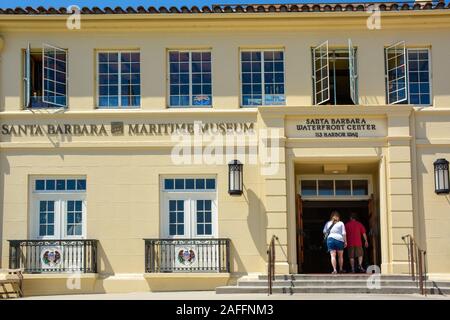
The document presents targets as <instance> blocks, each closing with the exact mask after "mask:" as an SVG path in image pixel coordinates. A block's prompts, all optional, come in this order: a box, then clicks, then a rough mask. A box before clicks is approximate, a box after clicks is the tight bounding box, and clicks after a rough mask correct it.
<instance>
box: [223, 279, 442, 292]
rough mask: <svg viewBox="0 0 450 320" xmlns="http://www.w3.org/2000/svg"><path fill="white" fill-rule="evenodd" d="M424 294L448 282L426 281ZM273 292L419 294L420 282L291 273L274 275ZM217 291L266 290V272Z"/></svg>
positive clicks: (440, 287) (438, 290) (439, 288)
mask: <svg viewBox="0 0 450 320" xmlns="http://www.w3.org/2000/svg"><path fill="white" fill-rule="evenodd" d="M425 286H426V292H427V294H450V281H431V280H427V281H426V283H425ZM272 288H273V290H272V291H273V293H279V294H283V293H284V294H295V293H367V294H418V293H420V289H419V284H418V282H417V281H413V280H412V278H411V276H409V275H380V274H338V275H331V274H290V275H276V276H275V281H274V282H273V287H272ZM216 293H217V294H245V293H249V294H250V293H267V275H259V276H244V277H242V278H240V279H239V280H238V282H237V285H235V286H225V287H218V288H216Z"/></svg>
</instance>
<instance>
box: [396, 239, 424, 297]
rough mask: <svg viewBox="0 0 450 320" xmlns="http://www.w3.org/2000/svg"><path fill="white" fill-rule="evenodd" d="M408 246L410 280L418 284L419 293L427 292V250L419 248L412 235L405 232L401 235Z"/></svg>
mask: <svg viewBox="0 0 450 320" xmlns="http://www.w3.org/2000/svg"><path fill="white" fill-rule="evenodd" d="M402 240H403V241H404V242H405V244H406V246H407V248H408V264H409V273H410V275H411V278H412V281H414V282H417V283H418V284H419V289H420V294H422V295H426V294H427V273H428V267H427V251H426V250H423V249H421V248H420V246H419V245H418V244H417V242H416V241H415V240H414V237H413V236H412V235H410V234H407V235H405V236H403V237H402Z"/></svg>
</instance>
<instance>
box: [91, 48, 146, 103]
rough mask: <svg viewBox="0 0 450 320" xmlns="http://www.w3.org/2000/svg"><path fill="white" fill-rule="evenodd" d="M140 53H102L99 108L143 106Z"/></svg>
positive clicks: (99, 62)
mask: <svg viewBox="0 0 450 320" xmlns="http://www.w3.org/2000/svg"><path fill="white" fill-rule="evenodd" d="M140 59H141V58H140V53H139V52H138V51H101V52H98V53H97V61H98V92H97V95H98V102H97V103H98V107H99V108H137V107H139V106H140V105H141V62H140Z"/></svg>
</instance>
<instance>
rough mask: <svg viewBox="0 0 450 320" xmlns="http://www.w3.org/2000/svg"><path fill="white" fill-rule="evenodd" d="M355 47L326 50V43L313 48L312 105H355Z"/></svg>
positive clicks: (356, 93)
mask: <svg viewBox="0 0 450 320" xmlns="http://www.w3.org/2000/svg"><path fill="white" fill-rule="evenodd" d="M356 53H357V50H356V47H354V46H353V43H352V41H351V40H350V39H348V46H347V47H346V48H344V47H340V48H331V49H330V48H329V47H328V41H325V42H324V43H322V44H320V45H318V46H317V47H314V48H312V66H313V70H312V71H313V74H312V78H313V100H314V104H315V105H321V104H328V105H356V104H358V72H357V61H356Z"/></svg>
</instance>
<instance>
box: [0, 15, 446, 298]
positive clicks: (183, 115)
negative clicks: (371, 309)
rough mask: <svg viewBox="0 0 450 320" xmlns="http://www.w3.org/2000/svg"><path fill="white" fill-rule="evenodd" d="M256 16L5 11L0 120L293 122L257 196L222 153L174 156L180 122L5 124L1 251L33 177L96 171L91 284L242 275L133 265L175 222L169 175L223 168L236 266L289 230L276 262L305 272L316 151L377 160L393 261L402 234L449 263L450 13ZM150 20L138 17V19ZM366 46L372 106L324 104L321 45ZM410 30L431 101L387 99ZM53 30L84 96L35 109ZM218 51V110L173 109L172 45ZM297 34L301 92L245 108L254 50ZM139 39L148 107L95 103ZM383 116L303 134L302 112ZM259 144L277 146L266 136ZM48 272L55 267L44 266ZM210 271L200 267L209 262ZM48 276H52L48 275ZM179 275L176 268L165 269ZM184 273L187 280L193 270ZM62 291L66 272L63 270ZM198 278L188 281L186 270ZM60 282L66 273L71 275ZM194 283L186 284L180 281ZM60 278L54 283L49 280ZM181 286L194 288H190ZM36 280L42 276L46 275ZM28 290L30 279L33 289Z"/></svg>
mask: <svg viewBox="0 0 450 320" xmlns="http://www.w3.org/2000/svg"><path fill="white" fill-rule="evenodd" d="M337 15H339V16H338V17H337V16H336V15H331V14H323V15H321V14H313V13H311V14H303V15H296V14H291V15H289V16H284V15H283V14H279V15H277V16H275V15H271V14H266V15H259V14H255V15H252V17H251V18H250V17H246V16H245V15H242V16H241V17H239V18H236V17H235V16H233V17H225V16H220V17H217V18H204V17H199V16H196V15H191V16H190V17H189V18H183V19H181V18H180V19H178V18H177V17H175V16H173V15H169V16H167V18H164V17H157V18H145V17H135V18H133V17H131V18H130V17H125V16H116V17H115V19H117V20H109V19H108V17H90V18H85V19H86V20H82V29H81V30H78V31H67V30H65V29H64V26H65V20H64V19H63V18H55V17H54V18H51V19H50V18H46V17H37V18H36V17H33V18H26V17H24V18H20V17H15V18H11V17H7V18H6V17H0V36H1V37H2V38H3V40H4V46H3V50H2V51H1V55H0V123H1V124H3V123H8V124H42V125H45V124H48V123H54V124H58V123H59V124H63V123H76V124H83V123H88V124H91V123H94V124H105V125H106V126H108V125H109V123H110V122H112V121H124V122H125V123H135V122H143V123H168V122H171V123H172V122H174V123H180V122H192V121H196V120H200V121H203V122H208V121H212V122H214V121H216V122H217V121H220V122H237V121H240V122H255V123H256V128H274V129H278V130H280V132H281V138H280V140H279V142H280V146H279V149H278V152H279V155H280V157H279V159H278V160H277V163H278V164H279V170H278V171H277V172H276V173H275V174H274V175H271V176H263V175H261V171H260V169H261V168H260V166H259V165H245V170H244V194H243V196H242V197H230V196H229V195H228V193H227V187H228V186H227V174H228V168H227V166H226V164H223V165H209V166H205V165H183V166H176V165H173V164H172V163H171V158H170V151H171V148H172V147H173V145H174V142H173V141H171V139H170V136H151V137H149V136H134V137H132V138H130V137H129V136H123V137H111V136H108V137H86V136H81V137H80V136H62V137H61V136H12V137H11V136H1V141H0V166H1V172H2V178H1V180H0V189H1V190H2V195H1V197H0V210H1V211H0V221H1V222H2V229H1V233H0V235H1V239H2V249H1V254H0V256H1V265H2V267H7V265H8V254H9V253H8V248H9V246H8V242H7V240H10V239H26V238H27V237H28V236H29V227H30V226H29V215H30V212H29V183H30V177H33V176H34V175H44V176H45V175H64V176H67V175H77V176H78V175H82V176H86V177H87V181H88V189H87V190H88V191H87V206H88V207H87V238H94V239H98V240H99V241H100V242H99V248H100V251H99V277H98V278H96V277H94V278H89V277H88V278H86V279H84V280H83V281H84V282H83V283H85V287H83V288H87V289H86V291H89V290H93V291H95V292H102V291H140V290H162V289H164V288H167V289H172V288H176V287H177V285H178V286H179V287H178V288H185V289H205V288H213V287H215V286H218V285H220V284H223V283H226V282H227V281H229V275H224V276H217V277H216V278H215V280H211V279H208V278H201V277H199V278H198V279H197V278H195V277H194V278H191V279H190V280H188V278H183V276H180V278H181V280H180V279H179V278H177V277H172V278H171V277H170V276H165V277H162V276H161V278H159V279H158V275H156V276H152V277H146V278H144V277H142V278H141V277H137V278H136V277H135V278H133V276H131V278H127V276H124V277H122V278H121V277H120V275H121V274H123V275H127V274H134V275H141V276H142V274H143V273H144V241H143V238H158V237H159V236H160V222H159V218H160V198H159V197H160V190H159V183H160V177H161V176H163V175H169V174H170V175H186V174H189V175H205V174H211V175H215V176H216V177H217V182H218V212H219V225H218V229H219V237H223V238H230V239H231V240H232V262H231V266H232V267H231V272H232V274H233V276H234V277H236V276H237V275H240V274H246V273H252V272H257V273H262V272H265V269H266V246H267V242H268V241H270V238H271V236H272V234H276V235H277V236H278V237H279V242H278V243H277V260H278V261H277V272H280V273H288V272H296V270H297V269H296V268H297V266H296V247H295V232H296V231H295V202H294V201H295V199H294V194H295V190H296V186H295V175H296V174H297V170H296V169H295V167H296V166H298V165H300V166H301V165H302V163H308V164H311V163H316V164H319V165H322V164H324V163H359V164H363V165H364V164H365V163H371V166H372V167H371V168H373V167H376V168H378V170H376V171H375V172H372V171H373V170H372V169H370V170H371V171H370V172H368V173H370V174H373V175H374V177H376V179H377V181H376V183H377V184H376V186H377V190H376V191H377V192H376V194H377V197H378V199H377V203H378V210H379V214H380V228H381V244H382V248H381V250H382V271H383V272H386V273H398V272H405V271H407V264H406V259H407V251H406V248H405V246H404V243H403V242H402V240H401V237H402V236H403V235H405V234H408V233H412V234H414V236H415V237H416V238H417V239H418V241H419V242H420V244H421V245H422V246H423V247H424V248H425V249H426V250H427V251H428V263H429V272H431V273H436V274H443V275H445V274H447V275H448V274H449V273H450V251H449V248H450V245H449V243H450V231H449V230H450V198H449V197H448V196H445V195H444V196H442V195H440V196H438V195H436V194H435V193H434V182H433V162H434V161H435V160H436V159H437V158H441V157H443V158H447V159H450V130H449V129H450V88H449V85H448V80H447V76H448V74H450V64H449V63H448V53H449V52H450V41H449V40H450V36H449V34H450V32H449V31H450V19H449V13H448V10H447V12H445V13H441V12H435V13H423V12H415V13H408V14H403V13H399V14H394V13H386V14H385V15H382V29H381V30H368V29H367V28H366V25H365V23H366V18H367V16H368V15H367V14H365V13H354V14H353V15H352V14H349V13H339V14H337ZM133 19H135V20H133ZM349 38H351V40H352V42H353V44H354V45H355V46H356V47H357V48H358V53H357V56H358V84H359V102H360V104H361V105H360V106H340V107H331V106H321V107H315V106H312V83H311V47H313V46H315V45H317V44H319V43H321V42H323V41H325V40H329V42H330V46H342V47H345V46H346V45H347V39H349ZM401 40H404V41H406V44H407V46H412V47H417V46H418V47H427V48H430V47H431V66H432V92H433V93H432V98H433V105H432V106H430V107H427V108H414V107H412V106H386V105H385V79H384V51H383V48H384V47H385V46H387V45H390V44H393V43H395V42H398V41H401ZM27 43H31V46H32V47H33V48H40V47H41V44H42V43H48V44H52V45H55V46H59V47H62V48H67V49H68V52H69V55H68V56H69V70H68V74H69V89H68V92H69V108H68V109H67V110H65V111H63V112H57V113H53V112H52V111H48V110H41V111H29V110H22V108H21V106H22V99H23V98H22V72H21V70H22V59H23V56H22V50H23V49H24V48H25V47H26V46H27ZM201 48H206V49H211V51H212V74H213V107H212V108H211V109H207V110H200V109H196V110H174V109H168V108H167V100H166V94H167V83H166V78H167V70H166V69H167V68H166V65H167V49H201ZM242 48H282V49H283V50H284V52H285V65H286V72H285V76H286V80H285V90H286V106H285V107H261V108H259V109H242V108H240V102H239V100H240V98H239V96H240V88H239V50H240V49H242ZM99 49H139V50H140V53H141V79H142V80H141V83H142V85H141V92H142V105H141V108H140V109H138V110H127V111H123V110H122V111H120V110H112V111H107V110H98V109H96V108H95V107H96V104H95V96H96V83H95V69H96V65H95V52H96V50H99ZM354 116H360V117H368V118H379V119H382V120H381V121H383V123H384V124H385V126H386V132H385V134H384V135H383V136H381V137H368V138H360V139H339V138H337V139H310V138H308V139H303V138H298V137H293V136H289V134H288V133H287V132H288V131H289V130H288V128H287V126H288V123H289V122H288V121H289V120H292V119H293V120H294V121H295V120H298V119H303V118H306V117H354ZM260 148H262V146H261V145H260ZM41 277H42V278H44V280H45V279H46V276H41ZM197 277H198V276H197ZM36 278H37V279H36ZM163 278H164V279H163ZM183 279H184V280H183ZM26 281H28V283H29V286H30V287H29V288H30V289H29V292H30V294H36V293H41V292H40V291H39V290H40V289H39V288H41V284H40V283H39V281H40V279H39V276H36V277H35V278H30V279H27V280H26ZM52 281H53V282H54V283H55V284H54V287H55V290H54V291H56V292H62V291H64V290H63V289H56V288H60V287H61V286H63V285H62V284H61V283H62V281H65V280H64V279H62V280H61V278H57V279H52ZM183 281H184V282H183ZM58 283H59V284H58ZM179 283H183V284H182V285H180V284H179ZM47 286H50V287H52V286H53V285H50V284H47ZM180 286H181V287H180ZM33 288H34V289H33ZM25 290H27V287H25Z"/></svg>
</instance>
